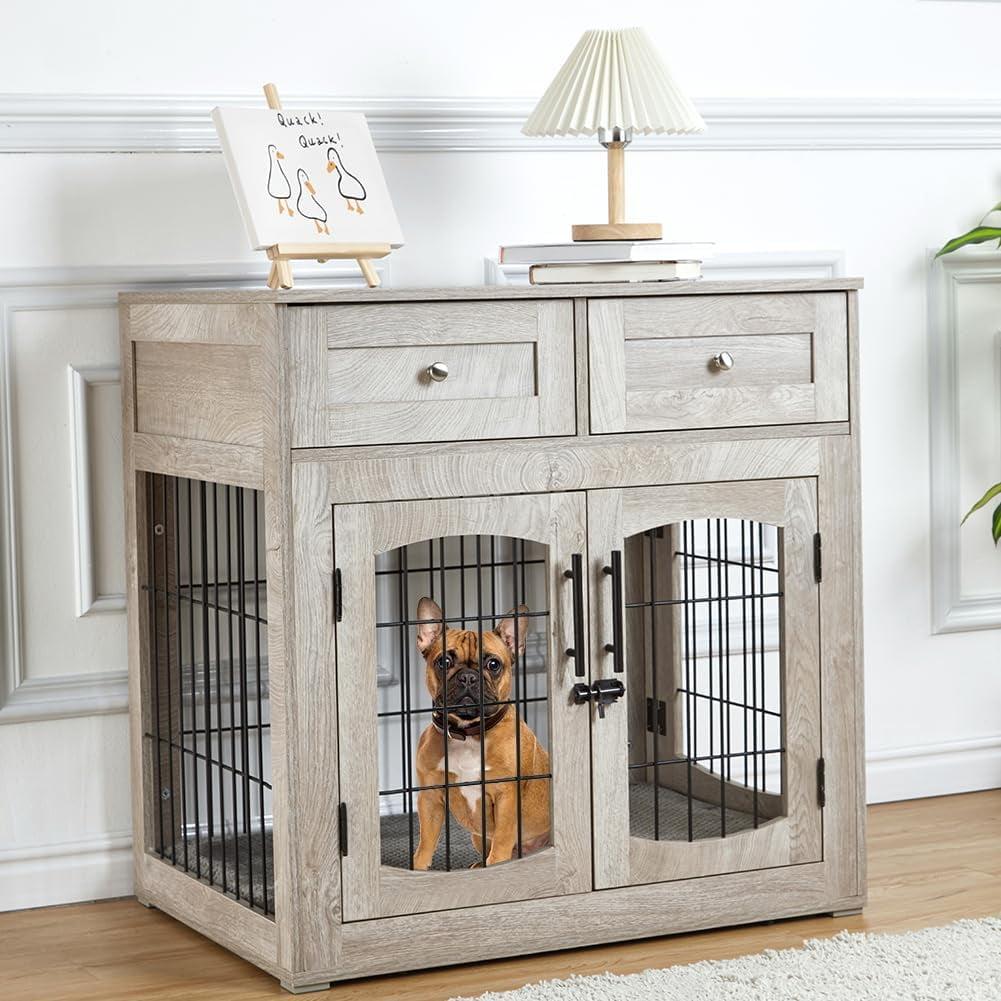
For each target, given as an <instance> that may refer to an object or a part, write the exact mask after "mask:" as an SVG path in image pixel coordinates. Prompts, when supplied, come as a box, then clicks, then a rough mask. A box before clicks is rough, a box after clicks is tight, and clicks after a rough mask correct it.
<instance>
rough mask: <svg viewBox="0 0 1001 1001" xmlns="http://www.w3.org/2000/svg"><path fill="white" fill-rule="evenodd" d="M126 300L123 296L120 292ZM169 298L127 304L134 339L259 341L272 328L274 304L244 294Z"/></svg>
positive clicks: (249, 342) (257, 342)
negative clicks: (207, 298)
mask: <svg viewBox="0 0 1001 1001" xmlns="http://www.w3.org/2000/svg"><path fill="white" fill-rule="evenodd" d="M120 298H121V301H122V302H125V301H126V296H121V297H120ZM183 298H184V299H185V300H186V301H183V302H177V301H176V300H175V301H174V302H172V303H171V302H168V301H167V300H163V299H160V300H156V299H155V297H151V298H149V299H146V300H143V299H142V297H140V298H137V299H136V300H133V302H134V304H133V305H131V306H129V315H130V320H129V336H130V337H131V339H132V340H134V341H179V342H197V343H201V344H242V345H245V346H252V345H256V344H260V343H262V342H263V341H264V339H265V338H266V337H267V336H268V335H269V332H270V331H271V330H272V329H273V328H274V323H275V307H274V306H272V305H269V304H267V303H264V302H260V301H254V300H251V299H247V298H236V299H232V298H227V297H225V296H223V297H215V298H212V299H211V301H208V302H205V303H198V302H195V301H194V298H195V297H194V296H192V295H191V294H185V295H184V297H183ZM157 303H159V304H157Z"/></svg>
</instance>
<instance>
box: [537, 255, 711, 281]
mask: <svg viewBox="0 0 1001 1001" xmlns="http://www.w3.org/2000/svg"><path fill="white" fill-rule="evenodd" d="M701 277H702V264H701V263H700V262H699V261H612V262H609V263H608V264H588V263H582V264H536V265H534V266H533V267H531V268H529V269H528V280H529V281H530V282H531V283H532V284H533V285H562V284H579V283H582V282H678V281H693V280H695V279H697V278H701Z"/></svg>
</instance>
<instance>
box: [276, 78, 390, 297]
mask: <svg viewBox="0 0 1001 1001" xmlns="http://www.w3.org/2000/svg"><path fill="white" fill-rule="evenodd" d="M264 97H265V99H266V100H267V102H268V107H269V108H271V110H272V111H281V110H282V102H281V98H280V97H279V96H278V88H277V87H276V86H275V85H274V84H273V83H266V84H265V85H264ZM392 249H393V248H392V247H390V245H389V244H388V243H335V242H334V241H327V242H324V243H276V244H275V245H274V246H272V247H268V248H267V255H268V260H269V261H271V270H270V271H269V272H268V288H271V289H279V288H282V289H290V288H292V286H293V285H294V284H295V283H294V281H293V279H292V266H291V265H290V264H289V261H310V260H314V261H319V263H320V264H325V263H326V262H327V261H335V260H349V259H352V258H353V259H354V260H356V261H357V262H358V267H359V268H361V273H362V274H363V275H364V276H365V282H366V283H367V285H368V287H369V288H376V287H377V286H378V284H379V276H378V275H377V274H376V271H375V268H374V267H372V261H373V260H375V259H378V258H380V257H386V256H387V255H388V254H389V252H390V251H391V250H392Z"/></svg>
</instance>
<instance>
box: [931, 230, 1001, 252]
mask: <svg viewBox="0 0 1001 1001" xmlns="http://www.w3.org/2000/svg"><path fill="white" fill-rule="evenodd" d="M990 240H1001V229H998V228H997V227H995V226H976V227H974V228H973V229H971V230H970V231H969V233H964V234H963V235H962V236H955V237H953V238H952V239H951V240H950V241H949V242H948V243H947V244H946V245H945V246H944V247H943V248H942V249H941V250H940V251H939V252H938V253H937V254H936V255H935V256H936V257H941V256H942V255H943V254H951V253H952V252H953V251H954V250H959V248H960V247H968V246H969V245H970V244H972V243H987V242H988V241H990Z"/></svg>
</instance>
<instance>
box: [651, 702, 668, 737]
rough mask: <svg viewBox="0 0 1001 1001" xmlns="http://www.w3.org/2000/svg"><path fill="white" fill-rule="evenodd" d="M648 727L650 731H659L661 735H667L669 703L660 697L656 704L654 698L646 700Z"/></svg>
mask: <svg viewBox="0 0 1001 1001" xmlns="http://www.w3.org/2000/svg"><path fill="white" fill-rule="evenodd" d="M646 728H647V732H649V733H659V734H660V736H661V737H666V736H667V703H666V702H664V701H663V700H661V699H658V700H657V702H656V704H655V703H654V701H653V699H647V700H646Z"/></svg>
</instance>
